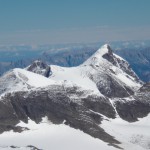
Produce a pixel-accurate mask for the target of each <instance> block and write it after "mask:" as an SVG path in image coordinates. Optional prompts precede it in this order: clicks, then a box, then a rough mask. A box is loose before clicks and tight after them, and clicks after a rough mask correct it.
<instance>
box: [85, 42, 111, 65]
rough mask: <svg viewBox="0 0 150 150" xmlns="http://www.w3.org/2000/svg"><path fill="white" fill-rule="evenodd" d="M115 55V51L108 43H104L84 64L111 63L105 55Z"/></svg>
mask: <svg viewBox="0 0 150 150" xmlns="http://www.w3.org/2000/svg"><path fill="white" fill-rule="evenodd" d="M106 56H107V57H113V52H112V49H111V47H110V46H109V45H108V44H105V45H103V46H102V47H101V48H99V49H98V50H97V51H96V52H95V53H94V54H93V55H92V56H91V57H90V58H89V59H88V60H86V61H85V62H84V63H83V65H93V66H100V65H102V64H104V63H105V64H106V63H109V60H107V59H106V58H105V57H106Z"/></svg>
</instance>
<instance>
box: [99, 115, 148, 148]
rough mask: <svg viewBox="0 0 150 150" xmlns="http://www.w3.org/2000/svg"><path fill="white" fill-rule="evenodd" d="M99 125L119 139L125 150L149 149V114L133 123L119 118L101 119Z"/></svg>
mask: <svg viewBox="0 0 150 150" xmlns="http://www.w3.org/2000/svg"><path fill="white" fill-rule="evenodd" d="M100 126H101V127H102V128H103V129H104V130H105V131H106V132H107V133H109V134H110V135H112V136H114V137H115V138H116V139H117V140H119V141H120V142H121V143H122V145H121V147H123V148H124V149H125V150H144V149H145V150H148V149H150V134H149V133H150V114H149V115H148V116H147V117H145V118H142V119H139V121H137V122H134V123H129V122H126V121H124V120H122V119H121V118H116V119H109V121H108V120H103V122H102V124H101V125H100Z"/></svg>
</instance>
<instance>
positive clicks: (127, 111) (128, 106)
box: [114, 84, 150, 122]
mask: <svg viewBox="0 0 150 150" xmlns="http://www.w3.org/2000/svg"><path fill="white" fill-rule="evenodd" d="M114 104H115V107H116V110H117V112H118V114H119V116H120V117H121V118H122V119H124V120H126V121H129V122H134V121H137V120H138V118H143V117H145V116H147V115H148V113H150V88H149V84H145V85H144V86H143V87H142V88H141V89H140V90H139V91H138V92H137V93H135V94H134V95H133V96H132V97H130V98H128V99H118V100H116V101H115V102H114Z"/></svg>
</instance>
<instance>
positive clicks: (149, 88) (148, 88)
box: [140, 82, 150, 92]
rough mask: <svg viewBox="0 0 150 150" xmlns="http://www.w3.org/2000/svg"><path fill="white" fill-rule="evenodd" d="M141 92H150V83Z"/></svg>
mask: <svg viewBox="0 0 150 150" xmlns="http://www.w3.org/2000/svg"><path fill="white" fill-rule="evenodd" d="M140 91H141V92H150V82H149V83H146V84H144V85H143V86H142V87H141V88H140Z"/></svg>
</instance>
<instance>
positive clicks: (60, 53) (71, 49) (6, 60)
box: [0, 41, 150, 82]
mask: <svg viewBox="0 0 150 150" xmlns="http://www.w3.org/2000/svg"><path fill="white" fill-rule="evenodd" d="M102 44H103V43H102V42H101V43H91V44H65V45H43V46H37V47H33V46H7V47H6V46H3V47H0V75H2V74H3V73H4V72H6V71H8V70H10V69H13V68H24V67H26V66H28V65H29V64H30V63H32V62H33V61H34V60H36V59H39V60H42V61H44V62H46V63H48V64H53V65H59V66H66V67H67V66H69V67H72V66H78V65H80V64H81V63H83V62H84V61H85V60H86V59H88V58H89V57H90V56H91V55H92V54H93V53H94V52H95V51H96V50H97V49H98V47H100V45H102ZM110 44H111V47H112V48H113V50H114V52H115V53H116V54H118V55H119V56H121V57H123V58H124V59H126V60H127V61H128V62H129V63H130V65H131V67H132V68H133V70H134V71H135V72H136V74H137V75H138V76H139V77H140V79H141V80H143V81H145V82H147V81H150V42H149V41H126V42H111V43H110Z"/></svg>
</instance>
